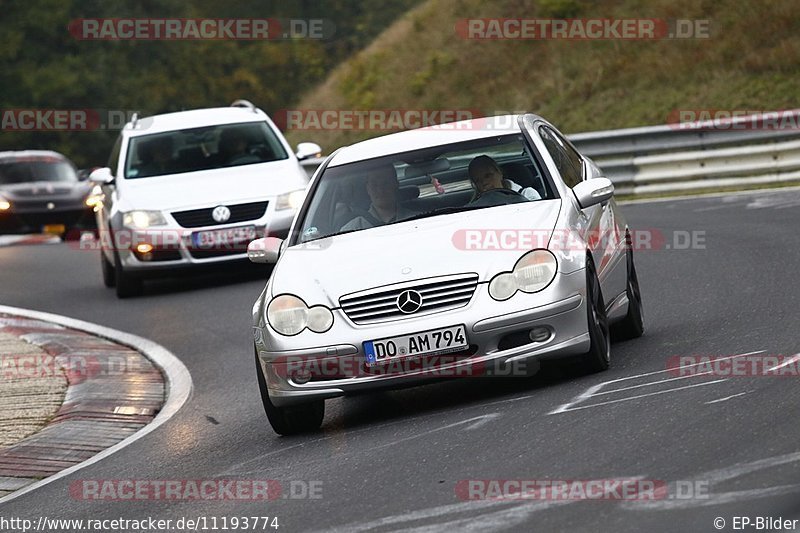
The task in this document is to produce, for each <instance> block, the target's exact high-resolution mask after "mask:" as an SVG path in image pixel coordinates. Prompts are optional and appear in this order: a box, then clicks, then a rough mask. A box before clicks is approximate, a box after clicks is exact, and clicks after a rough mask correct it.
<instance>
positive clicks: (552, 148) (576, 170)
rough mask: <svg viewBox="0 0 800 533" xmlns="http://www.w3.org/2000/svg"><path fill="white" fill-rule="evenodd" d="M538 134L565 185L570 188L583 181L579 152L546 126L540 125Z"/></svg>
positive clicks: (581, 161)
mask: <svg viewBox="0 0 800 533" xmlns="http://www.w3.org/2000/svg"><path fill="white" fill-rule="evenodd" d="M539 136H540V137H541V138H542V141H543V142H544V145H545V147H546V148H547V151H548V153H549V154H550V157H552V158H553V161H555V163H556V167H557V168H558V172H559V174H561V178H562V179H563V180H564V183H565V184H566V185H567V187H570V188H572V187H574V186H576V185H577V184H578V183H580V182H581V181H583V160H582V159H581V156H580V154H578V152H576V151H575V150H574V149H573V148H572V147H571V146H570V145H569V144H567V143H566V141H564V140H563V139H561V137H559V135H558V134H557V133H555V132H554V131H553V130H551V129H550V128H548V127H545V126H541V127H540V128H539Z"/></svg>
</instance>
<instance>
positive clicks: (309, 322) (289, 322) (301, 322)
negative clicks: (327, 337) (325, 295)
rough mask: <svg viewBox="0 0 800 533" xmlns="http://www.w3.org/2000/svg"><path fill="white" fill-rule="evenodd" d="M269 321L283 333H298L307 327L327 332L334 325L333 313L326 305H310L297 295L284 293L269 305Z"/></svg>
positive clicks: (273, 327) (314, 330) (315, 331)
mask: <svg viewBox="0 0 800 533" xmlns="http://www.w3.org/2000/svg"><path fill="white" fill-rule="evenodd" d="M267 321H268V322H269V325H270V326H272V329H274V330H275V331H277V332H278V333H280V334H281V335H287V336H292V335H297V334H298V333H300V332H301V331H303V330H304V329H306V328H308V329H310V330H311V331H313V332H314V333H325V332H326V331H328V330H329V329H331V326H332V325H333V313H332V312H331V310H330V309H328V308H327V307H325V306H324V305H315V306H313V307H308V306H307V305H306V303H305V302H304V301H303V300H301V299H300V298H298V297H297V296H294V295H292V294H282V295H280V296H277V297H275V298H274V299H273V300H272V301H271V302H270V303H269V305H268V306H267Z"/></svg>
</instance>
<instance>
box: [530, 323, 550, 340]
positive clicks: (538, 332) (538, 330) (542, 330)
mask: <svg viewBox="0 0 800 533" xmlns="http://www.w3.org/2000/svg"><path fill="white" fill-rule="evenodd" d="M528 337H530V339H531V340H532V341H533V342H544V341H546V340H547V339H549V338H550V328H547V327H544V326H536V327H535V328H533V329H532V330H531V332H530V333H529V334H528Z"/></svg>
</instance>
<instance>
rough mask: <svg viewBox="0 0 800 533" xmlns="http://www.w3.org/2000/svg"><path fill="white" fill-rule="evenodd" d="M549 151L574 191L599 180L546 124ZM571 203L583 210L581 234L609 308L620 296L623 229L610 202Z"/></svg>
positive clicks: (543, 129)
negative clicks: (618, 294)
mask: <svg viewBox="0 0 800 533" xmlns="http://www.w3.org/2000/svg"><path fill="white" fill-rule="evenodd" d="M538 133H539V137H540V138H541V139H542V142H543V143H544V145H545V147H546V148H547V152H548V154H549V155H550V157H551V158H552V159H553V162H554V163H555V166H556V168H557V169H558V173H559V175H560V177H561V179H562V181H563V182H564V184H565V185H566V186H567V187H569V188H570V189H572V188H573V187H575V185H577V184H578V183H580V182H581V181H584V180H586V179H591V178H593V177H597V176H596V175H595V174H596V173H595V172H593V171H592V169H593V168H596V167H594V166H593V165H589V163H588V162H587V161H586V160H585V158H584V157H583V156H581V155H580V154H579V153H578V152H577V150H575V148H574V147H573V146H572V145H571V144H570V143H569V142H568V141H567V140H566V139H564V137H563V136H562V135H561V134H560V133H559V132H558V131H556V130H555V129H554V128H552V127H550V126H548V125H545V124H542V125H540V126H539V127H538ZM569 200H570V201H571V202H572V203H573V204H574V205H575V207H576V209H577V210H578V211H579V215H578V224H577V227H578V231H579V232H580V233H581V237H582V238H583V239H584V240H585V241H586V243H587V246H588V248H589V251H590V252H591V255H592V260H593V261H594V264H595V268H596V269H597V275H598V278H599V279H600V284H601V287H602V290H603V293H604V295H605V297H606V305H608V304H610V303H611V300H612V299H613V298H614V297H616V296H617V292H618V286H619V285H620V283H619V279H618V277H619V272H618V265H619V250H618V248H619V239H620V235H619V230H618V228H617V224H616V221H615V220H614V210H613V209H612V208H611V205H610V202H603V203H602V204H597V205H593V206H590V207H587V208H585V209H580V207H579V206H578V205H577V200H575V197H574V196H571V197H570V198H569Z"/></svg>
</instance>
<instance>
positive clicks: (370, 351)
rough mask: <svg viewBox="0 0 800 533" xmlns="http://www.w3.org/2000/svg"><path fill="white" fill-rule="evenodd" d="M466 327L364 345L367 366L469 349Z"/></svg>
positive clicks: (453, 327)
mask: <svg viewBox="0 0 800 533" xmlns="http://www.w3.org/2000/svg"><path fill="white" fill-rule="evenodd" d="M468 346H469V343H468V342H467V335H466V327H464V325H463V324H462V325H460V326H450V327H449V328H440V329H432V330H429V331H423V332H421V333H412V334H411V335H403V336H400V337H389V338H385V339H378V340H374V341H367V342H365V343H364V354H365V356H366V358H367V365H369V366H372V365H380V364H384V363H388V362H390V361H393V360H396V359H402V358H405V357H412V356H421V355H439V354H444V353H450V352H457V351H459V350H463V349H464V348H467V347H468Z"/></svg>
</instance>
